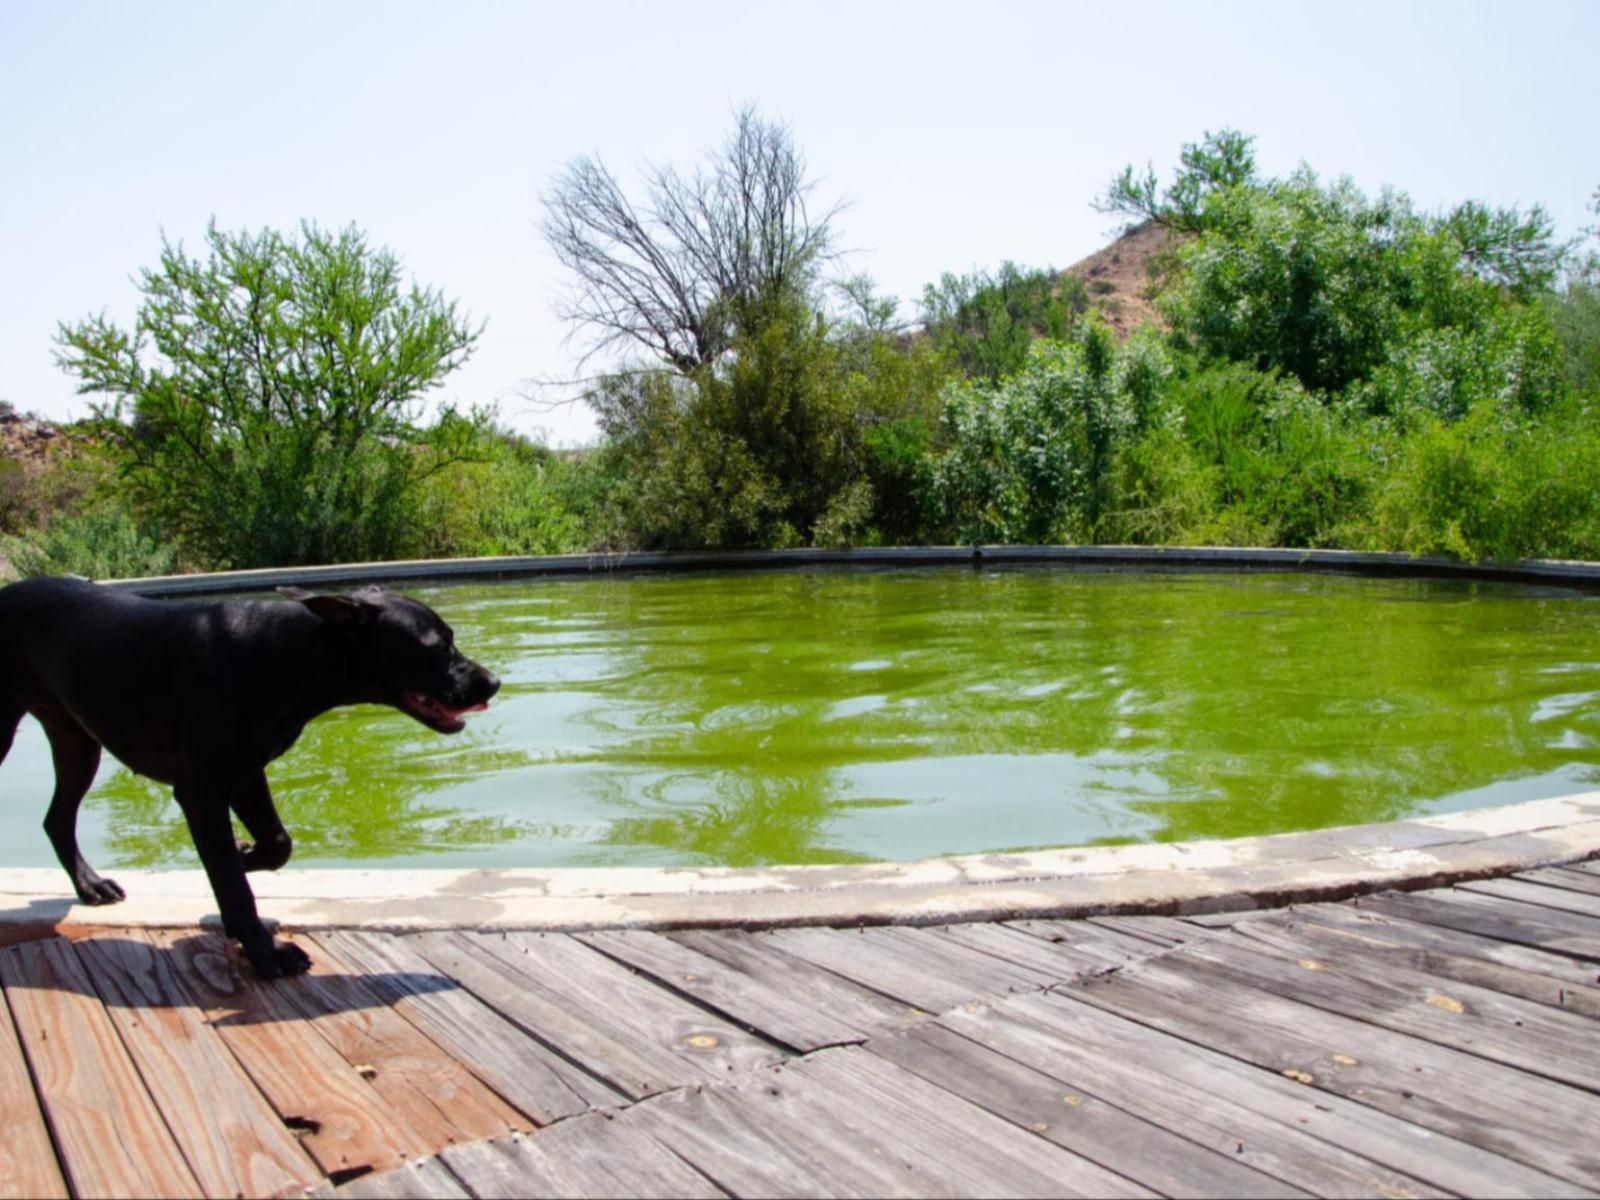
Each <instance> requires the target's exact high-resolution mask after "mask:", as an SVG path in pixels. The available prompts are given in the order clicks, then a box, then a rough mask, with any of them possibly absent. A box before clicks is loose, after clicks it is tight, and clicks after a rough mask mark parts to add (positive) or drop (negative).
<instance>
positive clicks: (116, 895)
mask: <svg viewBox="0 0 1600 1200" xmlns="http://www.w3.org/2000/svg"><path fill="white" fill-rule="evenodd" d="M76 883H77V889H76V890H77V893H78V899H79V900H81V901H82V902H83V903H85V904H95V905H99V904H116V903H118V902H119V901H122V900H126V899H127V898H128V893H127V892H125V891H123V890H122V885H121V884H120V883H118V882H117V881H116V880H115V879H105V878H103V877H101V876H99V875H96V876H94V877H93V878H90V879H80V880H77V881H76Z"/></svg>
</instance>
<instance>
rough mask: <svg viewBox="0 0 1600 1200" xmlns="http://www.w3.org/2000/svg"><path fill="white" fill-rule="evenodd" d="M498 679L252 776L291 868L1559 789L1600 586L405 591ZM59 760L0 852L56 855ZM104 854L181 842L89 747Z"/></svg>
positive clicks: (17, 759)
mask: <svg viewBox="0 0 1600 1200" xmlns="http://www.w3.org/2000/svg"><path fill="white" fill-rule="evenodd" d="M407 590H408V591H409V593H410V594H412V595H415V596H417V597H418V598H420V599H423V600H425V601H427V602H428V603H430V604H432V605H433V606H434V607H436V608H437V609H438V610H439V611H440V612H441V613H443V614H444V615H445V617H446V618H447V619H448V620H449V621H450V623H451V624H452V625H453V626H454V627H455V629H456V634H457V641H458V643H459V644H460V645H461V646H462V648H463V649H464V650H465V651H466V652H467V653H468V654H470V655H471V656H473V657H474V658H477V659H478V660H479V661H481V662H483V663H485V664H486V665H488V666H489V667H491V668H492V669H493V670H495V671H496V672H497V673H499V674H500V675H501V677H502V678H503V679H504V680H505V686H504V688H503V690H502V691H501V693H500V696H499V697H497V699H496V700H495V702H494V703H493V705H492V706H491V707H490V709H489V711H488V712H486V713H482V714H477V715H476V716H475V717H474V718H472V719H471V723H470V724H469V726H468V729H467V731H466V732H465V733H463V734H461V735H459V736H457V737H453V738H452V737H443V736H440V735H438V734H434V733H431V732H429V731H428V730H426V729H424V728H423V727H421V726H420V725H418V724H416V723H415V722H413V721H411V720H410V719H409V718H407V717H404V716H402V715H400V714H399V713H396V712H394V711H392V710H387V709H382V708H359V709H346V710H341V711H338V712H335V713H331V714H329V715H327V716H325V717H323V718H321V719H319V720H318V721H316V722H314V723H313V724H312V725H311V726H310V728H309V729H308V730H307V732H306V734H305V736H304V737H302V738H301V740H300V741H299V743H297V744H296V746H295V747H294V748H293V749H292V750H291V751H290V752H289V753H288V754H287V755H286V756H285V757H284V758H282V759H280V760H279V761H278V762H277V763H275V764H273V766H272V767H271V768H270V770H269V774H270V776H271V779H272V784H273V790H274V792H275V794H276V796H277V798H278V804H279V808H280V809H281V811H282V813H283V816H284V820H285V822H286V824H287V825H288V827H289V829H290V831H291V832H292V833H293V835H294V837H295V842H296V856H295V864H296V865H300V866H306V865H310V866H338V865H353V864H361V865H366V866H395V865H406V866H457V867H468V866H471V867H498V866H580V865H706V864H728V865H755V864H763V863H817V862H849V861H862V860H876V859H911V858H920V857H924V856H928V855H937V854H962V853H975V852H979V851H987V850H1007V849H1023V848H1040V847H1049V846H1065V845H1081V844H1092V843H1107V842H1126V841H1152V840H1154V841H1161V840H1171V839H1190V838H1222V837H1236V836H1243V835H1248V834H1263V833H1279V832H1286V831H1289V830H1298V829H1310V828H1315V827H1318V826H1327V825H1343V824H1352V823H1358V822H1367V821H1384V820H1391V819H1396V818H1401V817H1408V816H1415V815H1421V814H1427V813H1437V812H1443V811H1448V810H1454V809H1462V808H1471V807H1478V806H1483V805H1492V804H1505V803H1512V802H1515V801H1519V800H1531V799H1538V798H1542V797H1546V796H1553V795H1561V794H1564V793H1569V792H1575V791H1581V790H1584V789H1586V788H1589V787H1592V786H1594V785H1595V781H1596V779H1597V778H1600V600H1597V599H1596V598H1593V597H1589V596H1585V595H1582V594H1580V593H1577V592H1572V591H1564V590H1559V589H1536V588H1530V587H1519V586H1513V585H1502V584H1491V583H1462V582H1455V581H1446V582H1440V581H1429V580H1395V579H1365V578H1353V577H1344V576H1329V575H1305V574H1209V573H1201V574H1174V573H1134V572H1086V571H1069V570H1050V569H1016V570H972V569H961V568H920V569H910V570H883V571H864V570H844V569H840V570H817V571H807V572H802V573H756V574H749V573H738V574H708V575H698V574H697V575H681V576H653V577H635V578H598V579H582V580H539V581H519V582H515V583H503V584H490V585H470V586H469V585H457V586H449V587H435V588H414V589H407ZM50 789H51V774H50V766H49V755H48V750H47V747H46V745H45V742H44V738H43V735H42V733H41V732H40V731H39V729H38V728H37V726H36V725H34V723H33V722H32V721H27V722H24V727H23V730H22V731H20V733H19V736H18V739H17V745H16V747H15V749H14V750H13V752H12V755H11V757H10V758H9V759H8V760H7V761H6V762H5V763H4V764H3V765H0V796H3V801H0V803H3V804H4V805H5V808H6V811H7V813H8V817H7V819H8V821H10V822H11V826H10V827H11V828H12V829H13V831H14V832H13V833H12V834H11V835H10V836H9V837H7V838H6V839H5V842H4V848H3V851H0V862H5V863H8V864H10V865H46V864H50V863H53V861H54V860H53V858H52V857H51V854H50V850H49V846H48V844H47V842H46V840H45V837H44V834H43V832H42V830H40V829H39V826H38V821H39V820H40V819H42V818H43V815H44V809H45V806H46V803H47V801H48V798H49V793H50ZM81 830H82V834H83V841H84V845H85V851H86V853H87V854H88V856H89V858H90V861H91V862H94V863H95V864H96V865H97V866H100V867H101V868H110V867H116V866H119V865H120V866H129V865H137V866H169V865H170V866H194V865H196V859H195V855H194V851H193V848H192V846H191V844H190V842H189V837H188V833H187V831H186V829H185V827H184V825H183V822H182V819H181V817H180V816H179V814H178V811H177V809H176V807H175V806H174V805H173V803H172V802H171V799H170V794H169V793H168V792H167V791H166V789H164V788H160V787H158V786H156V785H154V784H151V783H149V782H148V781H144V780H140V779H138V778H136V777H134V776H133V775H131V774H129V773H128V772H126V771H124V770H122V769H121V768H120V767H117V766H115V764H112V763H110V761H109V760H107V763H106V765H104V766H102V768H101V778H100V782H99V785H98V786H97V787H96V789H95V791H94V792H93V793H91V795H90V798H89V799H88V801H86V803H85V805H84V809H83V816H82V819H81Z"/></svg>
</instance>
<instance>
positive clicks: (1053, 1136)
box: [868, 1024, 1310, 1197]
mask: <svg viewBox="0 0 1600 1200" xmlns="http://www.w3.org/2000/svg"><path fill="white" fill-rule="evenodd" d="M868 1051H869V1053H871V1054H874V1055H876V1056H878V1057H879V1058H885V1059H887V1060H889V1061H890V1062H892V1063H895V1064H896V1065H897V1066H900V1067H903V1068H905V1069H906V1070H908V1071H910V1072H912V1073H913V1074H915V1075H918V1076H920V1077H921V1078H923V1079H926V1080H927V1081H928V1082H930V1083H933V1084H935V1085H937V1086H939V1087H942V1088H944V1089H945V1090H946V1091H949V1092H954V1093H955V1094H957V1095H959V1096H961V1097H962V1098H964V1099H966V1100H970V1101H971V1102H973V1103H974V1104H977V1105H980V1106H981V1107H983V1108H985V1109H987V1110H988V1111H989V1112H992V1113H994V1114H995V1115H996V1116H999V1117H1004V1118H1005V1119H1006V1120H1008V1121H1010V1122H1011V1123H1012V1124H1014V1125H1018V1126H1020V1127H1022V1128H1023V1129H1028V1130H1031V1131H1032V1132H1034V1133H1036V1134H1038V1135H1039V1136H1040V1137H1042V1138H1044V1139H1045V1140H1046V1141H1050V1142H1054V1143H1055V1144H1056V1145H1058V1146H1060V1147H1062V1149H1064V1150H1069V1151H1071V1152H1073V1153H1074V1154H1077V1155H1079V1156H1080V1157H1082V1158H1086V1159H1088V1160H1090V1161H1091V1162H1096V1163H1099V1164H1100V1165H1101V1166H1103V1167H1105V1168H1106V1169H1107V1170H1109V1171H1113V1172H1115V1173H1116V1174H1118V1175H1121V1176H1123V1177H1125V1178H1127V1179H1131V1180H1133V1181H1134V1182H1135V1183H1139V1184H1143V1185H1144V1186H1145V1187H1147V1188H1150V1189H1151V1190H1153V1191H1155V1192H1158V1193H1160V1194H1162V1195H1166V1196H1263V1197H1270V1196H1305V1195H1309V1194H1310V1193H1307V1192H1304V1191H1301V1190H1300V1189H1299V1188H1296V1187H1294V1186H1292V1185H1291V1184H1289V1183H1287V1182H1285V1181H1284V1180H1282V1179H1278V1178H1274V1177H1273V1176H1271V1175H1267V1174H1264V1173H1262V1172H1261V1171H1258V1170H1256V1169H1255V1168H1254V1167H1251V1166H1248V1165H1246V1164H1245V1163H1242V1162H1241V1161H1239V1158H1238V1157H1237V1156H1236V1155H1232V1154H1219V1153H1216V1152H1215V1151H1213V1150H1210V1149H1208V1148H1207V1147H1205V1146H1202V1145H1199V1144H1197V1143H1195V1142H1192V1141H1189V1140H1187V1139H1186V1138H1183V1137H1180V1136H1179V1135H1177V1134H1175V1133H1171V1132H1168V1131H1167V1130H1166V1129H1163V1128H1162V1127H1161V1126H1159V1125H1156V1124H1152V1123H1151V1122H1149V1121H1146V1120H1144V1119H1143V1118H1141V1117H1137V1116H1134V1115H1132V1114H1130V1113H1128V1112H1126V1111H1125V1110H1123V1109H1121V1108H1118V1107H1116V1106H1115V1105H1113V1104H1108V1103H1106V1102H1105V1101H1104V1100H1102V1099H1098V1098H1097V1097H1095V1096H1092V1095H1089V1094H1087V1093H1085V1092H1082V1091H1073V1090H1068V1089H1066V1088H1064V1087H1063V1085H1062V1083H1061V1081H1059V1080H1057V1079H1055V1078H1052V1077H1051V1076H1050V1075H1047V1074H1044V1073H1043V1072H1042V1071H1039V1070H1035V1069H1034V1068H1033V1067H1032V1066H1025V1065H1023V1063H1020V1062H1017V1061H1015V1060H1014V1059H1011V1058H1008V1057H1006V1056H1004V1055H1002V1054H1000V1053H999V1052H997V1051H995V1050H991V1049H989V1048H988V1047H985V1046H982V1045H980V1044H978V1043H977V1042H974V1041H971V1040H969V1039H967V1038H965V1037H963V1036H961V1035H960V1034H959V1033H956V1032H955V1031H954V1030H952V1029H950V1028H949V1027H948V1026H945V1025H942V1024H935V1025H924V1026H920V1027H918V1028H916V1029H911V1030H908V1031H906V1032H905V1033H902V1034H897V1035H895V1036H892V1037H883V1038H878V1039H876V1040H874V1041H873V1042H872V1044H871V1045H870V1046H869V1047H868ZM1228 1149H1229V1150H1230V1151H1232V1149H1233V1147H1231V1146H1230V1147H1228Z"/></svg>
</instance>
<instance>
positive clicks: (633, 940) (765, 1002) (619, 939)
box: [575, 931, 866, 1053]
mask: <svg viewBox="0 0 1600 1200" xmlns="http://www.w3.org/2000/svg"><path fill="white" fill-rule="evenodd" d="M575 937H576V939H577V940H578V941H580V942H582V943H583V944H584V945H586V946H590V947H592V948H594V949H595V950H598V951H600V952H601V953H602V954H606V955H609V956H610V957H612V958H615V959H617V960H618V961H620V962H623V963H626V964H627V965H628V966H630V967H632V968H633V969H634V970H636V971H641V972H644V973H645V974H646V975H649V976H651V977H652V978H654V979H655V980H657V981H658V982H660V983H661V984H664V985H665V986H667V987H670V988H672V989H674V990H676V991H680V992H684V993H686V994H687V995H689V996H692V997H694V999H695V1000H696V1001H697V1002H698V1003H700V1004H703V1005H705V1006H706V1007H708V1008H711V1009H714V1010H716V1011H717V1012H720V1013H721V1014H723V1015H724V1016H726V1017H727V1018H729V1019H730V1020H732V1021H736V1022H738V1023H739V1024H741V1025H744V1026H746V1027H748V1028H751V1029H755V1030H758V1031H759V1032H760V1033H761V1034H762V1036H764V1037H766V1038H768V1039H770V1040H772V1041H775V1042H780V1043H782V1044H783V1045H785V1046H788V1047H791V1048H792V1049H794V1050H797V1051H799V1052H801V1053H806V1052H808V1051H811V1050H820V1049H822V1048H823V1047H824V1046H841V1045H849V1044H851V1043H855V1042H860V1041H863V1040H864V1039H865V1037H866V1035H865V1033H863V1032H862V1031H861V1030H858V1029H855V1028H853V1027H852V1026H850V1025H847V1024H845V1023H844V1022H843V1021H840V1020H838V1019H836V1018H835V1017H833V1016H832V1015H831V1014H830V1013H829V1012H828V1011H827V1010H826V1009H824V1008H819V1007H818V1006H817V1005H816V1004H814V1003H812V1002H811V1001H810V1000H808V999H807V998H806V997H805V996H804V995H796V994H795V993H794V992H793V991H791V990H783V991H779V990H777V989H775V988H772V987H770V986H768V985H767V984H766V983H764V982H762V981H761V980H760V979H757V978H754V977H752V976H751V975H749V974H748V973H746V972H745V971H741V970H739V969H737V968H735V967H732V966H729V965H728V964H726V963H722V962H718V961H717V960H716V959H714V958H710V957H708V956H706V955H704V954H701V953H700V952H699V951H697V950H693V949H691V948H690V947H688V946H685V945H683V944H682V943H679V942H674V941H671V940H670V939H668V938H664V937H662V936H661V935H660V934H655V933H647V932H643V931H631V932H624V931H606V932H599V933H587V934H577V935H575Z"/></svg>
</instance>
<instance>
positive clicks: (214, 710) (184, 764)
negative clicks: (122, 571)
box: [0, 579, 500, 979]
mask: <svg viewBox="0 0 1600 1200" xmlns="http://www.w3.org/2000/svg"><path fill="white" fill-rule="evenodd" d="M278 590H279V591H280V592H282V593H283V594H284V595H286V596H288V597H289V598H290V599H291V600H295V601H298V602H299V603H295V604H285V603H281V602H274V601H241V602H231V603H222V604H173V603H164V602H162V601H158V600H147V599H143V598H141V597H138V596H133V595H130V594H128V593H125V592H117V591H112V590H110V589H107V588H102V587H99V586H97V585H95V584H92V583H89V582H87V581H85V580H81V579H27V580H24V581H22V582H21V583H14V584H12V585H11V586H9V587H6V588H0V760H4V758H5V756H6V752H7V751H8V750H10V749H11V739H12V737H13V735H14V734H15V733H16V729H17V725H18V724H19V723H20V722H21V720H22V717H23V714H24V713H32V714H33V715H34V716H35V717H37V718H38V719H39V722H40V723H41V724H42V725H43V726H44V728H45V732H46V734H48V735H49V738H50V751H51V755H52V757H53V758H54V760H55V770H56V790H55V796H54V797H53V798H52V799H51V801H50V811H49V813H48V814H47V815H46V816H45V819H44V828H45V832H46V833H48V834H49V835H50V842H51V844H52V845H53V846H54V847H55V851H56V856H57V857H58V858H60V860H61V865H62V866H63V867H65V868H66V869H67V874H69V875H70V876H72V884H73V887H75V888H76V889H77V892H78V898H79V899H80V900H82V901H83V902H84V903H85V904H114V903H115V902H116V901H118V900H121V899H123V898H124V896H125V893H124V892H123V890H122V888H120V887H119V886H118V885H117V884H116V883H115V882H113V881H112V880H110V879H105V878H102V877H101V876H100V875H99V874H97V873H96V872H95V870H94V868H92V867H91V866H90V865H89V864H88V863H87V862H85V861H84V859H83V855H82V854H81V853H79V851H78V837H77V821H78V804H79V802H80V801H81V800H82V799H83V795H84V793H85V792H87V791H88V790H89V785H90V784H91V783H92V782H93V781H94V774H95V770H96V769H97V768H98V767H99V765H100V749H101V747H104V748H105V749H107V750H109V751H111V753H112V754H114V755H115V756H116V757H117V758H119V759H121V760H122V761H123V762H124V763H126V764H127V765H128V766H129V767H131V768H132V769H133V770H135V771H137V772H138V773H139V774H141V775H148V776H149V777H150V778H152V779H156V780H159V781H160V782H162V783H168V784H171V785H172V788H173V795H174V796H175V798H176V799H177V801H178V805H179V807H180V808H181V809H182V810H183V815H184V817H185V819H186V820H187V821H188V824H189V832H190V833H191V834H192V835H193V837H194V844H195V848H196V849H197V850H198V851H199V852H200V861H201V863H202V864H203V865H204V866H205V869H206V875H207V877H208V878H209V879H210V881H211V888H212V891H213V892H214V893H215V894H216V897H217V906H218V909H219V911H220V912H221V914H222V925H223V928H224V929H225V930H226V931H227V933H228V935H229V936H230V937H233V938H237V939H238V940H239V942H240V944H241V945H242V946H243V947H244V952H245V954H246V955H247V956H248V957H249V959H250V964H251V966H252V967H254V968H255V972H256V974H257V975H258V976H260V977H261V978H263V979H271V978H273V977H275V976H278V975H296V974H299V973H300V972H301V971H304V970H305V969H306V968H307V967H309V966H310V965H311V961H310V959H308V958H307V957H306V955H305V953H304V951H302V950H301V949H300V948H299V947H298V946H294V945H290V944H287V943H283V944H280V943H275V942H274V941H273V938H272V935H271V933H269V932H268V930H267V928H266V926H264V925H263V924H262V923H261V918H260V917H259V916H257V915H256V900H255V895H254V893H252V892H251V890H250V882H249V880H247V879H246V878H245V872H247V871H271V870H276V869H277V868H278V867H281V866H283V864H284V863H286V862H287V861H288V860H289V851H290V845H291V843H290V840H289V835H288V833H287V832H285V830H284V828H283V823H282V822H281V821H280V820H279V819H278V813H277V810H276V809H275V808H274V807H273V804H272V795H271V793H270V792H269V791H268V789H267V777H266V774H265V771H264V768H265V767H266V765H267V764H268V763H269V762H271V761H272V760H273V759H275V758H277V757H278V756H279V755H280V754H282V753H283V752H284V751H285V750H287V749H288V748H289V747H290V746H292V745H294V742H295V739H296V738H298V737H299V736H300V732H301V730H302V729H304V728H305V725H306V722H308V721H310V720H311V719H312V718H313V717H316V716H318V715H320V714H321V713H324V712H327V711H328V710H329V709H330V708H336V707H338V706H339V705H341V704H387V705H391V706H393V707H394V708H398V709H400V710H401V711H402V712H404V713H408V714H410V715H411V716H413V717H415V718H416V719H417V720H418V721H421V722H422V723H423V724H424V725H426V726H428V727H429V728H430V729H436V730H438V731H439V732H440V733H459V732H460V731H461V729H462V728H463V724H464V722H463V721H462V719H461V715H462V714H463V713H466V712H471V711H473V710H475V709H480V708H483V707H484V706H485V705H486V704H487V703H488V701H489V697H491V696H493V695H494V694H495V692H496V691H497V690H499V687H500V681H499V680H498V679H496V678H495V677H494V676H493V675H492V674H490V673H489V672H488V671H486V670H485V669H484V668H482V667H480V666H478V665H477V664H476V663H474V662H472V661H471V660H469V659H467V658H465V657H463V656H462V654H461V653H460V651H458V650H457V649H456V648H455V645H454V643H453V640H452V638H453V635H452V633H451V631H450V627H449V626H448V625H446V624H445V623H444V622H443V621H442V620H440V618H439V616H438V614H437V613H435V612H434V611H433V610H432V609H430V608H428V607H427V605H425V604H419V603H418V602H417V601H415V600H408V599H406V598H405V597H403V596H395V595H390V594H388V593H385V592H384V591H382V590H381V589H380V588H376V587H369V588H365V589H363V590H362V591H359V592H355V593H353V594H351V595H348V596H313V595H311V594H310V593H308V592H302V591H299V590H298V589H294V588H280V589H278ZM229 809H232V810H233V812H235V813H237V814H238V816H239V820H240V821H241V822H242V823H243V824H244V827H245V828H246V829H247V830H249V832H250V836H251V837H252V838H253V839H254V842H253V844H251V843H242V844H236V843H235V841H234V838H233V827H232V822H231V821H230V819H229V816H228V811H229Z"/></svg>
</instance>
